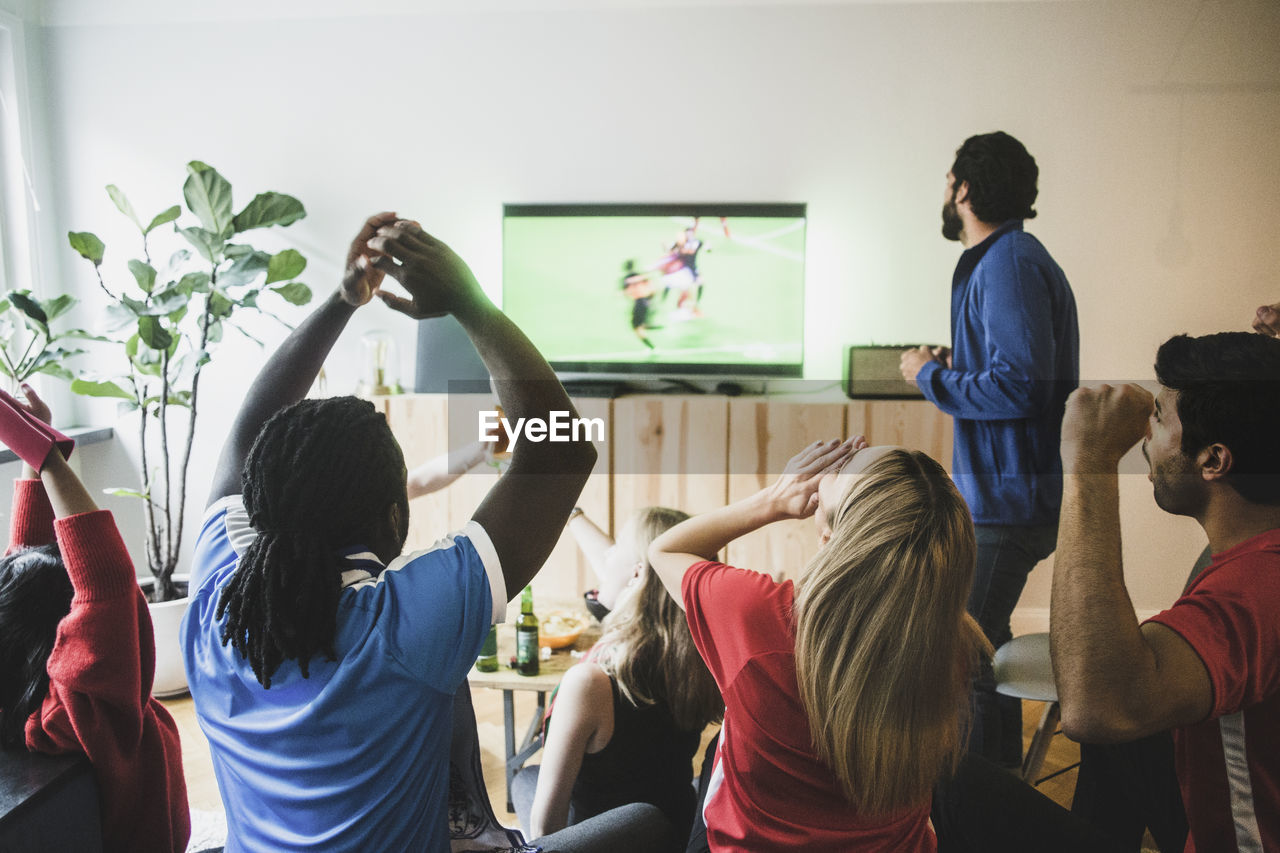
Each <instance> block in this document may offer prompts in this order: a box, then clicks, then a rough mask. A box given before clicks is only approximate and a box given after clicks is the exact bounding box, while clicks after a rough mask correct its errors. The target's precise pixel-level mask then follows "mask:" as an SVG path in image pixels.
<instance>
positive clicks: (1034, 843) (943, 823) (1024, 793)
mask: <svg viewBox="0 0 1280 853" xmlns="http://www.w3.org/2000/svg"><path fill="white" fill-rule="evenodd" d="M930 818H931V819H932V820H933V828H934V831H936V832H937V834H938V853H1003V851H1010V853H1026V851H1029V850H1034V851H1036V853H1123V851H1124V848H1123V847H1122V846H1120V845H1118V844H1117V843H1116V842H1115V841H1113V840H1112V839H1111V838H1109V837H1107V835H1106V834H1104V833H1103V832H1101V831H1100V830H1098V829H1097V828H1096V827H1094V826H1093V825H1091V824H1090V823H1088V822H1087V821H1084V820H1081V819H1080V818H1078V817H1075V816H1074V815H1072V814H1071V812H1069V811H1067V810H1066V809H1064V808H1063V807H1062V806H1060V805H1058V804H1057V803H1055V802H1054V801H1053V800H1051V799H1049V798H1048V797H1046V796H1045V795H1044V794H1042V793H1040V792H1039V791H1037V790H1036V789H1035V788H1033V787H1031V786H1030V785H1028V784H1027V783H1025V782H1023V781H1022V780H1020V779H1018V778H1017V777H1016V776H1014V775H1013V774H1011V773H1009V772H1008V771H1005V770H1002V769H1000V768H999V767H997V766H995V765H994V764H992V763H991V762H989V761H987V760H985V759H983V758H980V757H978V756H976V755H973V754H972V753H970V754H968V755H966V756H965V757H964V758H962V759H961V761H960V769H959V770H958V771H957V773H956V775H955V777H954V778H951V779H947V780H945V781H943V782H941V783H939V784H938V786H937V788H935V789H934V793H933V810H932V812H931V813H930Z"/></svg>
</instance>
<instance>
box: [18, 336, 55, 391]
mask: <svg viewBox="0 0 1280 853" xmlns="http://www.w3.org/2000/svg"><path fill="white" fill-rule="evenodd" d="M41 337H45V338H46V340H45V345H44V346H42V347H40V352H44V349H45V347H46V346H48V345H49V342H48V339H47V336H44V335H41V334H40V333H39V332H32V333H31V340H29V341H27V348H26V350H25V351H24V352H23V353H22V358H20V359H18V369H17V372H16V374H15V376H14V379H15V380H16V381H18V382H21V381H22V380H24V379H26V378H27V376H28V375H29V374H28V373H27V370H28V369H29V365H27V364H26V360H27V356H29V355H30V354H31V348H32V347H33V346H35V345H36V341H38V340H39V339H40V338H41ZM39 357H40V353H36V358H39Z"/></svg>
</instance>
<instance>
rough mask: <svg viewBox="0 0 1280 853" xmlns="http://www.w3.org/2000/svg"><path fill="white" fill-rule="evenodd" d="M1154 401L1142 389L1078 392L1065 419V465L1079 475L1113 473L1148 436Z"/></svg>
mask: <svg viewBox="0 0 1280 853" xmlns="http://www.w3.org/2000/svg"><path fill="white" fill-rule="evenodd" d="M1154 409H1155V397H1153V396H1152V394H1151V392H1150V391H1148V390H1147V389H1145V388H1143V387H1141V386H1140V385H1133V384H1126V385H1100V386H1098V387H1096V388H1084V387H1082V388H1077V389H1076V390H1075V391H1073V392H1072V393H1071V396H1070V397H1068V398H1067V409H1066V414H1065V415H1064V417H1063V419H1062V464H1063V468H1064V470H1066V471H1068V472H1071V471H1075V472H1076V473H1114V472H1115V470H1116V468H1117V466H1118V465H1119V464H1120V458H1121V457H1122V456H1124V455H1125V454H1126V453H1128V452H1129V449H1130V448H1132V447H1133V446H1134V445H1135V444H1137V443H1138V442H1140V441H1142V439H1143V438H1145V437H1146V436H1147V431H1148V429H1149V419H1150V417H1151V413H1152V412H1153V411H1154Z"/></svg>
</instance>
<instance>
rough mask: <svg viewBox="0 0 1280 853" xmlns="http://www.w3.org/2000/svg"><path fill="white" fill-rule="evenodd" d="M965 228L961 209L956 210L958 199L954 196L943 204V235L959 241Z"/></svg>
mask: <svg viewBox="0 0 1280 853" xmlns="http://www.w3.org/2000/svg"><path fill="white" fill-rule="evenodd" d="M963 230H964V220H963V219H961V218H960V211H958V210H956V201H955V199H954V198H952V199H951V200H950V201H948V202H946V203H945V204H943V205H942V236H943V237H945V238H947V239H948V240H951V241H957V240H959V239H960V232H961V231H963Z"/></svg>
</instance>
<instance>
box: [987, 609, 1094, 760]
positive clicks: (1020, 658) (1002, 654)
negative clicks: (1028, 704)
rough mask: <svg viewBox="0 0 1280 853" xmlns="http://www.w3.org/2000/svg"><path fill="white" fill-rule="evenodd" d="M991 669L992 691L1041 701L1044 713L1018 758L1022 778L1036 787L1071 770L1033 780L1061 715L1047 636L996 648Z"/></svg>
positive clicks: (1027, 636) (1015, 640)
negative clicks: (993, 684) (1043, 705)
mask: <svg viewBox="0 0 1280 853" xmlns="http://www.w3.org/2000/svg"><path fill="white" fill-rule="evenodd" d="M991 667H992V669H993V670H994V671H995V677H996V692H997V693H1002V694H1004V695H1005V696H1014V697H1016V698H1018V699H1031V700H1033V701H1036V702H1044V703H1045V707H1044V713H1043V714H1041V715H1040V724H1039V725H1038V726H1036V733H1035V735H1033V736H1032V738H1031V746H1030V747H1028V749H1027V754H1026V756H1025V757H1023V759H1022V779H1023V781H1025V782H1027V783H1029V784H1031V785H1038V784H1040V783H1041V782H1043V781H1045V779H1050V778H1052V777H1053V776H1057V775H1058V773H1062V772H1065V771H1066V770H1070V769H1071V767H1075V766H1076V765H1075V764H1072V765H1071V767H1066V768H1063V769H1062V770H1059V771H1057V772H1056V773H1051V774H1050V775H1049V776H1046V777H1044V778H1043V779H1041V778H1037V777H1038V776H1039V773H1040V768H1041V767H1042V766H1043V765H1044V758H1045V756H1046V755H1047V754H1048V753H1049V742H1050V741H1052V740H1053V736H1054V735H1055V734H1057V733H1058V721H1059V719H1060V718H1061V716H1062V713H1061V711H1060V709H1059V708H1058V687H1057V685H1056V684H1054V681H1053V664H1052V663H1051V662H1050V660H1049V635H1048V634H1047V633H1043V634H1023V635H1022V636H1020V637H1014V638H1013V639H1012V640H1010V641H1009V642H1007V643H1005V644H1004V645H1002V646H1001V647H1000V648H998V649H996V654H995V657H994V658H993V659H992V662H991Z"/></svg>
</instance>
